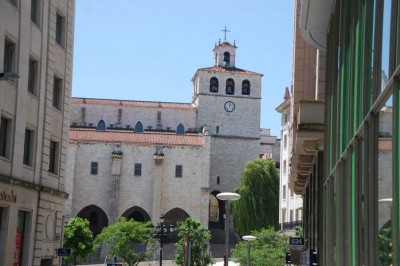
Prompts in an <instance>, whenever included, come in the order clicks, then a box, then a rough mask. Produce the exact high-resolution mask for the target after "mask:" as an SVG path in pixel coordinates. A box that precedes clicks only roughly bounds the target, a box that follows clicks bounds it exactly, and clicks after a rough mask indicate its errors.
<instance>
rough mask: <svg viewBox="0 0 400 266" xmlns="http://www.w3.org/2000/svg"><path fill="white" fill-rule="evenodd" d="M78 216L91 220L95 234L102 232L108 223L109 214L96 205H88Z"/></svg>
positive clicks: (91, 226) (91, 227)
mask: <svg viewBox="0 0 400 266" xmlns="http://www.w3.org/2000/svg"><path fill="white" fill-rule="evenodd" d="M76 216H77V217H80V218H83V219H87V220H88V221H89V223H90V230H91V231H92V233H93V236H97V235H98V234H100V233H101V230H103V228H104V227H106V226H107V225H108V218H107V214H106V213H105V212H104V211H103V210H102V209H101V208H100V207H98V206H96V205H89V206H86V207H85V208H83V209H82V210H80V211H79V212H78V214H77V215H76Z"/></svg>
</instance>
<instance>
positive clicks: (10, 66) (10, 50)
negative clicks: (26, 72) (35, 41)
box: [3, 40, 15, 72]
mask: <svg viewBox="0 0 400 266" xmlns="http://www.w3.org/2000/svg"><path fill="white" fill-rule="evenodd" d="M3 71H4V72H15V44H14V43H12V42H11V41H9V40H5V42H4V65H3Z"/></svg>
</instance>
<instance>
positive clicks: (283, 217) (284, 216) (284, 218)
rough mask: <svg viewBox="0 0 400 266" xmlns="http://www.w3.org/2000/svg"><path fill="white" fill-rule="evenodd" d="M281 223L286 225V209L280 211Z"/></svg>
mask: <svg viewBox="0 0 400 266" xmlns="http://www.w3.org/2000/svg"><path fill="white" fill-rule="evenodd" d="M282 223H286V209H282Z"/></svg>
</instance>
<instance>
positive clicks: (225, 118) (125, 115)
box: [66, 41, 263, 233]
mask: <svg viewBox="0 0 400 266" xmlns="http://www.w3.org/2000/svg"><path fill="white" fill-rule="evenodd" d="M236 48H237V47H236V45H235V44H231V43H229V42H227V41H224V42H220V43H219V44H216V45H215V47H214V50H213V52H214V65H213V66H211V67H206V68H200V69H197V71H196V72H195V74H194V76H193V79H192V81H193V93H194V94H193V101H192V102H191V103H169V102H147V101H146V102H145V101H134V100H111V99H89V98H72V100H71V128H70V129H71V130H70V135H69V137H70V141H69V146H68V167H67V176H68V178H67V179H68V181H67V184H66V185H67V189H68V191H67V192H68V193H69V195H70V197H69V199H68V202H67V204H66V215H67V219H70V218H71V217H74V216H80V217H84V218H87V219H89V221H90V222H91V227H92V230H93V231H94V232H95V233H99V232H100V231H101V229H102V228H103V227H104V226H106V225H108V224H110V223H114V222H115V221H117V220H118V219H119V218H120V217H122V216H124V217H127V218H134V219H136V220H140V221H149V220H151V221H152V222H153V224H156V223H157V222H159V217H160V215H161V214H164V215H165V220H166V222H169V223H172V224H174V223H176V222H177V221H179V220H184V219H185V218H187V217H189V216H190V217H191V218H193V219H195V220H198V221H200V222H201V223H202V224H203V226H204V227H205V228H209V227H213V225H215V226H218V225H221V224H222V223H223V213H224V204H223V202H218V200H217V199H216V198H215V195H216V194H218V193H220V192H227V191H233V190H234V189H235V188H236V187H238V186H239V184H240V176H241V173H242V171H243V169H244V167H245V165H246V163H247V162H248V161H250V160H253V159H257V158H259V154H260V102H261V78H262V76H263V75H262V74H259V73H255V72H252V71H248V70H244V69H240V68H237V67H236V62H235V61H236V60H235V59H236Z"/></svg>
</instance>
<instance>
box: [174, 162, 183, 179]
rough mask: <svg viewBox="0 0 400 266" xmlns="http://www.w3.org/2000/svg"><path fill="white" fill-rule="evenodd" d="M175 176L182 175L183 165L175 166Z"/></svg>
mask: <svg viewBox="0 0 400 266" xmlns="http://www.w3.org/2000/svg"><path fill="white" fill-rule="evenodd" d="M175 177H182V165H177V166H175Z"/></svg>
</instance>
